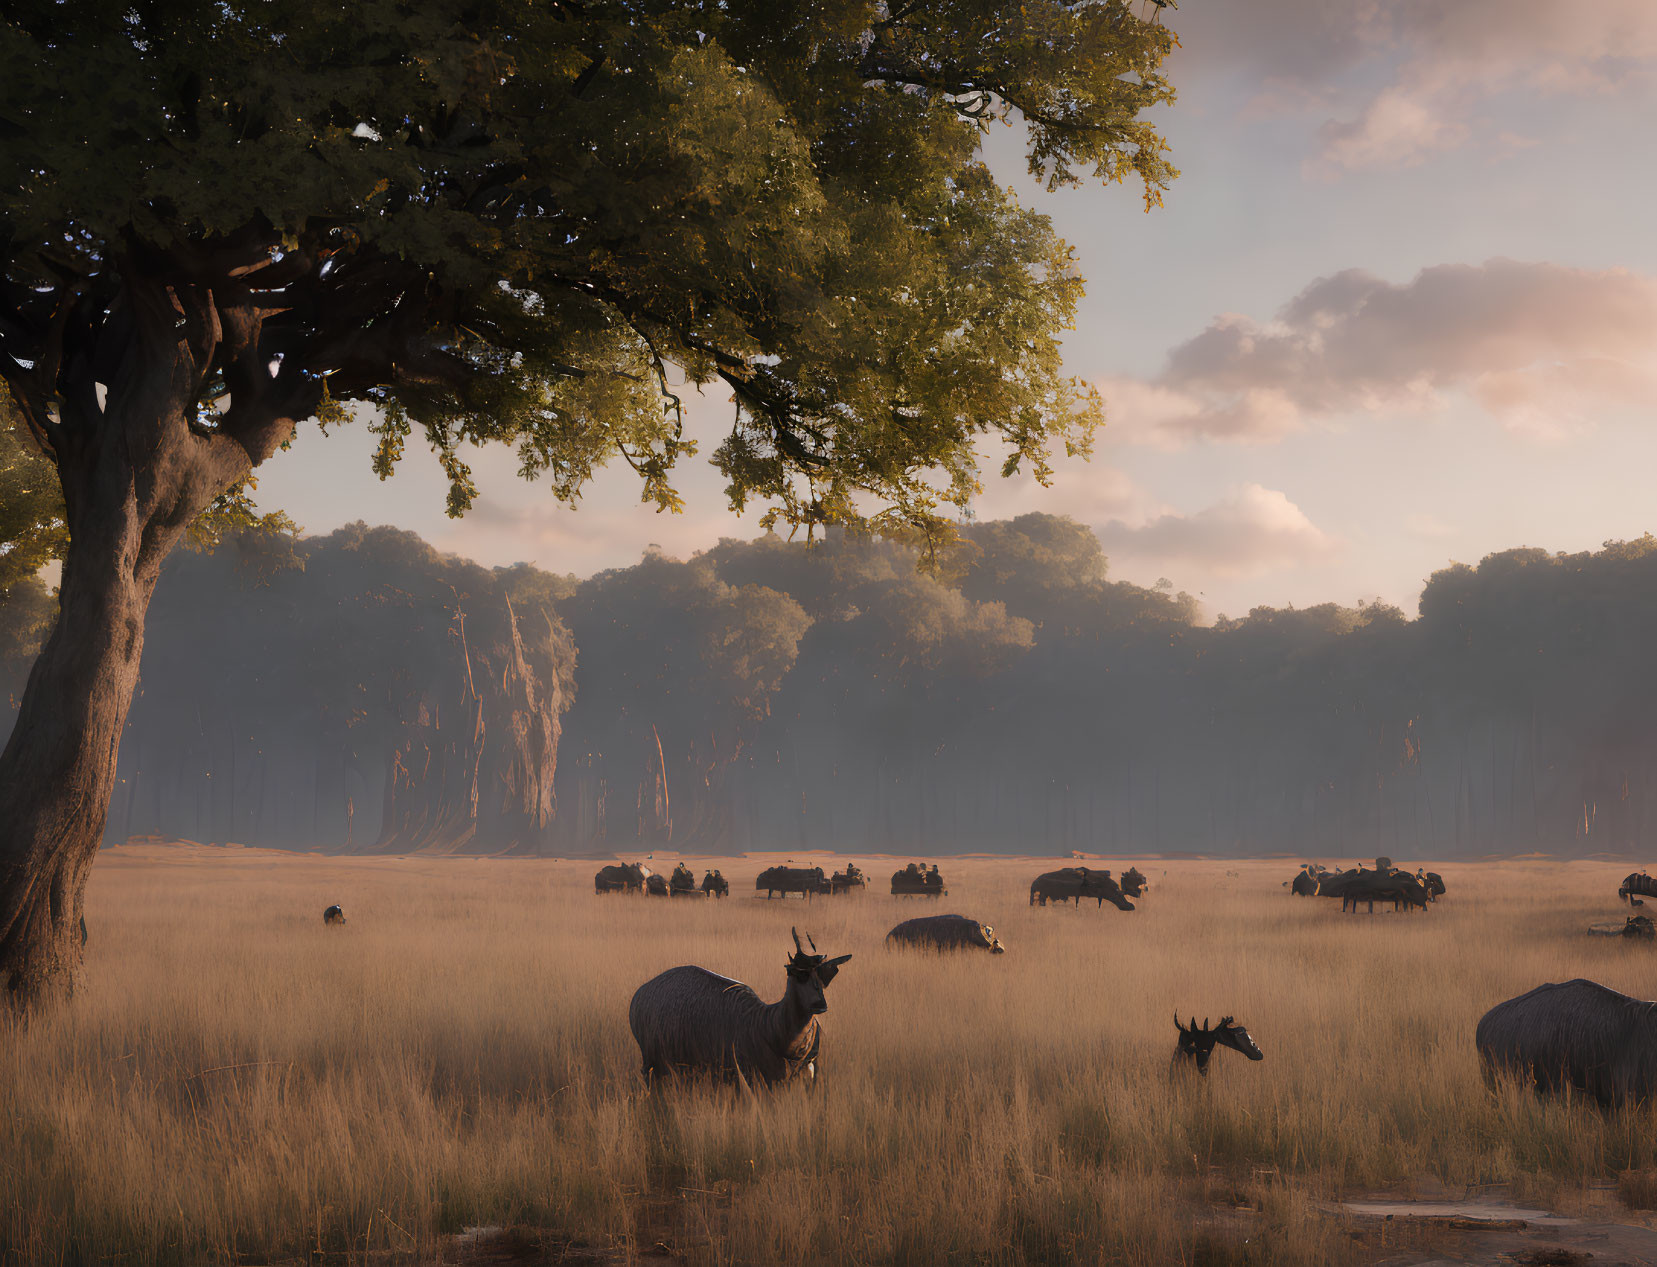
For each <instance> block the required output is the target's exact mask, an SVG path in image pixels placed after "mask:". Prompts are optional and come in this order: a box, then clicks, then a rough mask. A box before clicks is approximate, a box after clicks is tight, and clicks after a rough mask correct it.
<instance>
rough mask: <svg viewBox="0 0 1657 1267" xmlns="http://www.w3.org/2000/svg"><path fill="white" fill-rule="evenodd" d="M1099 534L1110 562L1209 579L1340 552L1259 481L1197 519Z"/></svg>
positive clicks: (1172, 516)
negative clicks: (1183, 570)
mask: <svg viewBox="0 0 1657 1267" xmlns="http://www.w3.org/2000/svg"><path fill="white" fill-rule="evenodd" d="M1099 537H1100V539H1101V540H1102V541H1103V542H1104V546H1105V551H1106V553H1107V554H1109V555H1110V556H1111V559H1112V562H1113V564H1114V563H1115V562H1116V561H1118V560H1119V559H1120V560H1122V561H1123V562H1125V563H1127V564H1129V565H1132V564H1135V563H1142V564H1156V565H1157V566H1159V567H1161V566H1167V567H1171V568H1178V567H1183V568H1189V569H1191V570H1192V571H1194V572H1196V573H1198V574H1200V575H1202V576H1205V577H1206V576H1213V577H1227V578H1229V577H1240V576H1255V575H1259V574H1261V573H1264V572H1271V571H1276V570H1279V569H1282V568H1288V567H1295V566H1300V565H1304V564H1307V563H1312V562H1316V561H1320V560H1322V559H1325V558H1327V557H1328V556H1329V555H1330V554H1332V553H1333V552H1335V551H1336V550H1337V549H1338V548H1339V542H1338V541H1336V540H1335V539H1334V538H1333V537H1331V536H1330V535H1329V534H1328V533H1326V532H1324V531H1323V530H1322V529H1321V528H1319V527H1318V526H1317V525H1316V524H1314V523H1313V522H1312V521H1311V520H1310V519H1309V518H1307V516H1306V512H1305V511H1303V510H1301V508H1300V507H1299V506H1297V505H1295V504H1294V502H1292V501H1290V500H1289V498H1288V496H1287V495H1286V494H1284V493H1282V492H1280V491H1278V490H1277V489H1273V488H1265V487H1263V486H1261V485H1259V484H1245V485H1243V486H1242V487H1241V488H1238V489H1236V490H1234V491H1233V492H1232V493H1230V494H1229V495H1228V496H1226V497H1225V498H1223V499H1222V500H1220V501H1219V502H1216V503H1215V504H1214V505H1212V506H1209V507H1207V508H1206V509H1203V510H1199V511H1197V512H1195V513H1193V514H1179V513H1177V512H1168V513H1165V514H1161V515H1157V516H1155V517H1154V518H1152V519H1149V520H1147V521H1146V522H1145V523H1142V524H1138V525H1132V524H1128V523H1124V522H1122V521H1121V520H1114V521H1112V522H1110V523H1107V524H1105V525H1103V526H1102V527H1101V528H1100V529H1099Z"/></svg>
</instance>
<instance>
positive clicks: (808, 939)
mask: <svg viewBox="0 0 1657 1267" xmlns="http://www.w3.org/2000/svg"><path fill="white" fill-rule="evenodd" d="M818 871H819V872H821V871H822V868H821V867H819V868H818ZM805 939H806V942H807V944H809V945H810V947H811V953H812V954H816V953H817V943H816V942H814V941H812V940H811V934H810V933H807V934H806V935H805Z"/></svg>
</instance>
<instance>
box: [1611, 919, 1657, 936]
mask: <svg viewBox="0 0 1657 1267" xmlns="http://www.w3.org/2000/svg"><path fill="white" fill-rule="evenodd" d="M1617 936H1619V937H1632V938H1634V939H1635V940H1637V941H1653V940H1657V923H1653V922H1652V919H1651V916H1649V915H1630V916H1629V917H1628V923H1626V924H1624V925H1623V926H1622V932H1620V933H1618V934H1617Z"/></svg>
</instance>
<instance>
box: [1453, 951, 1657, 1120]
mask: <svg viewBox="0 0 1657 1267" xmlns="http://www.w3.org/2000/svg"><path fill="white" fill-rule="evenodd" d="M1473 1041H1474V1042H1475V1043H1476V1044H1477V1045H1478V1049H1479V1058H1480V1059H1481V1060H1482V1061H1483V1062H1484V1067H1485V1073H1486V1075H1487V1077H1488V1076H1491V1075H1494V1074H1496V1073H1499V1072H1506V1073H1512V1074H1517V1075H1518V1076H1519V1077H1521V1078H1523V1079H1524V1080H1526V1081H1527V1082H1530V1083H1531V1084H1532V1085H1533V1086H1534V1087H1535V1089H1536V1090H1537V1091H1540V1092H1553V1091H1563V1090H1564V1089H1565V1088H1566V1087H1574V1088H1576V1089H1577V1090H1578V1091H1581V1092H1583V1093H1584V1094H1586V1095H1589V1096H1591V1097H1593V1099H1595V1100H1596V1101H1598V1102H1599V1103H1600V1104H1601V1105H1603V1106H1605V1107H1608V1108H1609V1107H1612V1106H1616V1105H1622V1104H1628V1103H1637V1102H1639V1101H1641V1100H1647V1099H1650V1098H1651V1097H1652V1096H1653V1094H1654V1093H1657V1003H1647V1002H1644V1001H1642V1000H1640V999H1631V998H1629V997H1628V995H1626V994H1620V993H1618V992H1617V991H1616V990H1612V989H1610V988H1608V987H1606V986H1603V985H1600V984H1599V983H1598V982H1596V981H1585V980H1583V979H1582V978H1580V977H1579V978H1577V979H1576V980H1575V981H1564V982H1558V983H1550V984H1548V985H1539V986H1537V987H1536V988H1535V989H1534V990H1531V991H1529V992H1528V993H1526V994H1521V995H1519V996H1518V997H1517V998H1513V999H1509V1000H1508V1001H1507V1002H1505V1003H1498V1004H1497V1005H1496V1006H1495V1007H1493V1008H1491V1009H1490V1010H1489V1011H1488V1012H1486V1013H1485V1014H1484V1017H1483V1019H1481V1020H1480V1021H1479V1027H1478V1029H1477V1030H1476V1031H1475V1033H1474V1036H1473Z"/></svg>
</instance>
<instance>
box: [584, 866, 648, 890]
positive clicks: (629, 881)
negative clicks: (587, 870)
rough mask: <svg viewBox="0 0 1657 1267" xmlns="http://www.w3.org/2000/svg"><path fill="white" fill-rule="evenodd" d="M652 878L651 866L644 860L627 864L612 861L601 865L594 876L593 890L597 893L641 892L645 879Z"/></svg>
mask: <svg viewBox="0 0 1657 1267" xmlns="http://www.w3.org/2000/svg"><path fill="white" fill-rule="evenodd" d="M649 878H650V868H649V867H647V866H645V865H644V863H642V862H629V863H626V864H625V865H622V864H618V863H611V864H610V865H609V866H607V867H600V868H599V869H598V874H597V875H595V876H594V877H593V891H594V892H595V893H640V892H643V890H644V884H645V881H646V880H648V879H649Z"/></svg>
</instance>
